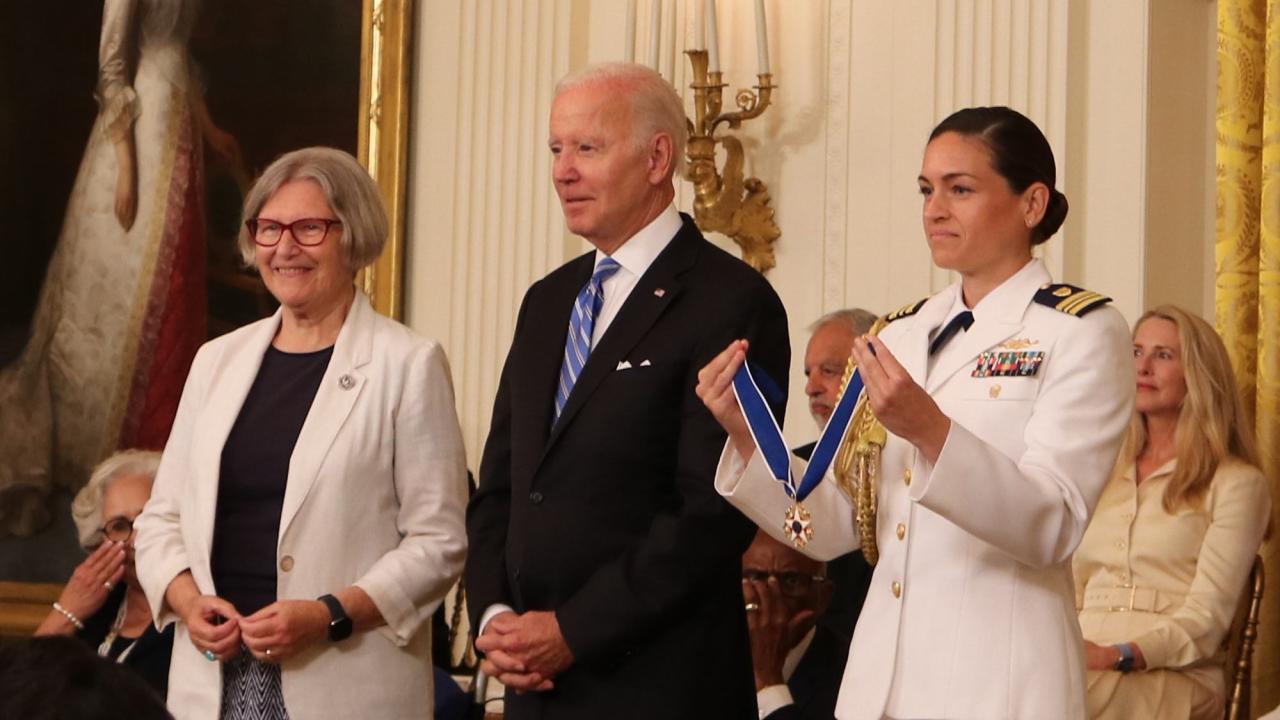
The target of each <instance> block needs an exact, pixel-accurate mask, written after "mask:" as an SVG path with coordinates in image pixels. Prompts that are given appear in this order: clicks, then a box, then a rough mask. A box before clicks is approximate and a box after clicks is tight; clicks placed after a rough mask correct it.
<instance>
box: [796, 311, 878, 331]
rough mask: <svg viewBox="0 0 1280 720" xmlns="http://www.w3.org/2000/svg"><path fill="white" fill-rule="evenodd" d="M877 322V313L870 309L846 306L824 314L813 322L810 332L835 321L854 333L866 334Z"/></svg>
mask: <svg viewBox="0 0 1280 720" xmlns="http://www.w3.org/2000/svg"><path fill="white" fill-rule="evenodd" d="M875 322H876V314H875V313H873V312H871V311H870V310H863V309H862V308H844V309H841V310H832V311H831V312H829V313H827V314H826V315H823V316H822V317H820V318H818V319H817V320H814V321H813V324H812V325H810V326H809V332H810V334H812V333H815V332H817V331H818V328H820V327H822V326H824V325H830V324H833V323H836V324H840V325H843V326H844V327H846V328H848V329H849V332H852V333H853V334H854V335H866V334H867V333H868V332H871V326H872V325H874V324H875Z"/></svg>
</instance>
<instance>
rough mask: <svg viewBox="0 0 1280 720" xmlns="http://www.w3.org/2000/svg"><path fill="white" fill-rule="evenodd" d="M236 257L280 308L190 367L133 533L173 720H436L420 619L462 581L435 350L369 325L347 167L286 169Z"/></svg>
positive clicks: (378, 322)
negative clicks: (168, 642)
mask: <svg viewBox="0 0 1280 720" xmlns="http://www.w3.org/2000/svg"><path fill="white" fill-rule="evenodd" d="M245 216H246V218H247V221H246V226H245V229H244V230H243V231H242V233H241V239H240V245H241V250H242V251H243V252H244V254H245V257H246V260H247V261H249V262H252V263H253V264H254V265H256V267H257V269H258V271H259V273H260V274H261V275H262V277H263V279H264V281H265V282H266V285H267V288H268V289H269V290H270V291H271V292H272V294H273V295H274V296H275V297H276V298H277V299H278V300H279V301H280V303H281V307H280V310H279V311H278V312H277V313H276V314H275V315H274V316H272V317H270V318H267V319H265V320H262V321H259V322H256V323H254V324H252V325H249V326H247V327H244V328H241V329H239V330H237V331H235V332H232V333H230V334H228V335H225V336H223V337H220V338H218V339H216V340H213V341H211V342H209V343H208V344H206V345H205V346H204V347H203V348H201V349H200V352H199V354H198V355H197V356H196V359H195V362H194V364H193V365H192V368H191V372H190V375H189V376H188V378H187V383H186V387H185V389H184V390H183V395H182V400H181V403H180V405H179V408H178V415H177V419H176V421H175V423H174V428H173V431H172V434H171V435H170V438H169V442H168V445H167V446H166V448H165V451H164V457H163V460H162V462H161V465H160V470H159V473H158V474H157V476H156V483H155V489H154V492H153V494H152V497H151V500H150V502H149V503H148V504H147V506H146V509H145V511H144V512H143V514H142V515H141V516H140V517H139V518H138V520H137V529H138V537H137V542H136V545H137V558H138V560H137V565H138V575H139V578H140V580H141V583H142V585H143V587H144V589H145V590H146V594H147V597H148V600H149V602H150V604H151V606H152V611H153V614H154V617H155V618H156V623H157V625H160V626H164V625H167V624H168V623H171V622H177V623H178V629H177V636H176V638H175V641H174V649H173V660H172V666H171V671H170V682H169V700H168V704H169V708H170V710H171V711H172V712H173V713H174V715H175V716H177V717H178V718H218V717H223V718H237V717H268V718H269V717H289V716H291V717H293V718H312V717H325V718H368V717H387V718H391V717H394V718H409V717H430V715H431V707H432V692H431V686H430V681H429V678H430V677H431V664H430V644H431V642H430V640H431V639H430V632H429V622H428V618H429V617H430V615H431V612H432V611H433V610H434V608H435V607H436V606H437V605H438V604H439V602H440V601H441V598H443V596H444V595H445V593H446V592H447V591H448V589H449V587H450V586H451V585H452V584H453V582H454V580H455V579H456V578H457V576H458V574H459V572H460V571H461V569H462V562H463V556H464V553H465V533H464V531H463V520H462V516H463V508H464V505H465V502H466V485H465V483H466V480H465V477H466V470H465V461H464V455H463V448H462V439H461V433H460V431H459V428H458V422H457V416H456V413H455V410H454V398H453V390H452V386H451V381H450V375H449V368H448V364H447V362H446V359H445V355H444V352H443V350H442V349H441V348H440V346H439V345H438V344H437V343H435V342H433V341H431V340H428V339H425V338H422V337H419V336H417V335H415V334H414V333H413V332H411V331H410V330H408V329H407V328H405V327H404V326H402V325H400V324H398V323H396V322H394V321H392V320H389V319H387V318H384V317H381V316H379V315H378V314H377V313H376V312H374V310H373V308H372V307H371V306H370V305H369V302H368V300H367V299H366V298H365V297H364V296H363V295H362V294H361V293H359V292H357V291H356V289H355V287H354V284H353V278H354V273H355V271H356V270H357V269H358V268H361V267H364V266H366V265H368V264H370V263H371V262H373V260H374V259H375V258H376V257H377V256H378V254H379V252H380V251H381V248H382V245H383V243H384V242H385V238H386V233H387V219H386V213H385V211H384V210H383V208H382V205H381V201H380V199H379V197H378V193H377V188H376V186H375V185H374V184H373V181H372V180H371V179H370V178H369V176H368V174H367V173H365V171H364V170H363V169H362V168H361V167H360V166H359V164H358V163H356V161H355V160H354V158H352V157H351V156H350V155H347V154H346V153H343V152H341V151H338V150H332V149H328V148H309V149H305V150H299V151H296V152H293V153H290V154H287V155H284V156H282V157H281V158H280V159H278V160H277V161H276V162H275V163H273V164H272V165H271V166H270V167H269V168H268V169H267V170H266V171H265V172H264V173H263V175H262V177H261V178H260V179H259V180H258V182H257V183H256V184H255V186H254V188H253V190H252V191H251V192H250V193H249V195H248V197H247V198H246V200H245Z"/></svg>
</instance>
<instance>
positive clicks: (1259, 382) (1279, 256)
mask: <svg viewBox="0 0 1280 720" xmlns="http://www.w3.org/2000/svg"><path fill="white" fill-rule="evenodd" d="M1277 103H1280V0H1218V106H1217V237H1216V238H1215V248H1214V251H1215V252H1214V254H1215V257H1216V260H1217V269H1216V288H1215V302H1214V304H1215V314H1216V316H1217V317H1216V320H1217V326H1218V331H1219V332H1220V333H1221V334H1222V339H1223V340H1225V341H1226V344H1227V349H1228V350H1229V351H1230V353H1231V360H1232V363H1233V365H1234V366H1235V371H1236V378H1237V380H1238V381H1239V383H1240V390H1241V392H1242V393H1243V394H1244V398H1245V403H1246V404H1247V405H1248V406H1249V408H1250V409H1251V410H1252V416H1253V417H1254V419H1255V420H1254V421H1255V424H1256V429H1257V435H1258V449H1259V450H1260V452H1261V455H1262V465H1263V470H1264V471H1265V472H1266V473H1267V476H1268V477H1269V478H1271V488H1272V489H1271V493H1272V498H1273V499H1274V500H1273V507H1274V506H1275V505H1277V504H1280V106H1278V105H1277ZM1262 555H1263V557H1264V558H1265V560H1266V567H1267V580H1268V583H1267V584H1268V587H1267V591H1266V595H1265V597H1264V604H1263V612H1262V623H1261V627H1260V629H1259V630H1260V638H1259V641H1258V646H1257V651H1256V654H1255V655H1254V680H1253V691H1254V694H1253V709H1254V711H1255V712H1260V711H1266V710H1269V709H1271V708H1273V707H1275V706H1276V705H1277V704H1280V532H1277V533H1275V534H1273V536H1272V538H1271V539H1270V540H1269V541H1268V543H1267V544H1266V546H1264V548H1263V552H1262Z"/></svg>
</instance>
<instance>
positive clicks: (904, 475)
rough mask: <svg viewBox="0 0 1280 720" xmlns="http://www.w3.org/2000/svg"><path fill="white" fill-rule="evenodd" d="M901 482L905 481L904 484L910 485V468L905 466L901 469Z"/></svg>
mask: <svg viewBox="0 0 1280 720" xmlns="http://www.w3.org/2000/svg"><path fill="white" fill-rule="evenodd" d="M902 482H904V483H906V484H907V486H908V487H910V485H911V468H907V469H906V470H903V471H902Z"/></svg>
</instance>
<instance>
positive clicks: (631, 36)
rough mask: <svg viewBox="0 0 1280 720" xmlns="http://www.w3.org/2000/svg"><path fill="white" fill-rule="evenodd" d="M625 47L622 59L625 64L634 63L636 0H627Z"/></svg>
mask: <svg viewBox="0 0 1280 720" xmlns="http://www.w3.org/2000/svg"><path fill="white" fill-rule="evenodd" d="M623 45H624V47H626V50H625V53H624V55H623V57H624V58H625V59H626V61H627V62H629V63H630V62H635V61H636V0H627V34H626V35H625V36H624V37H623Z"/></svg>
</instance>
